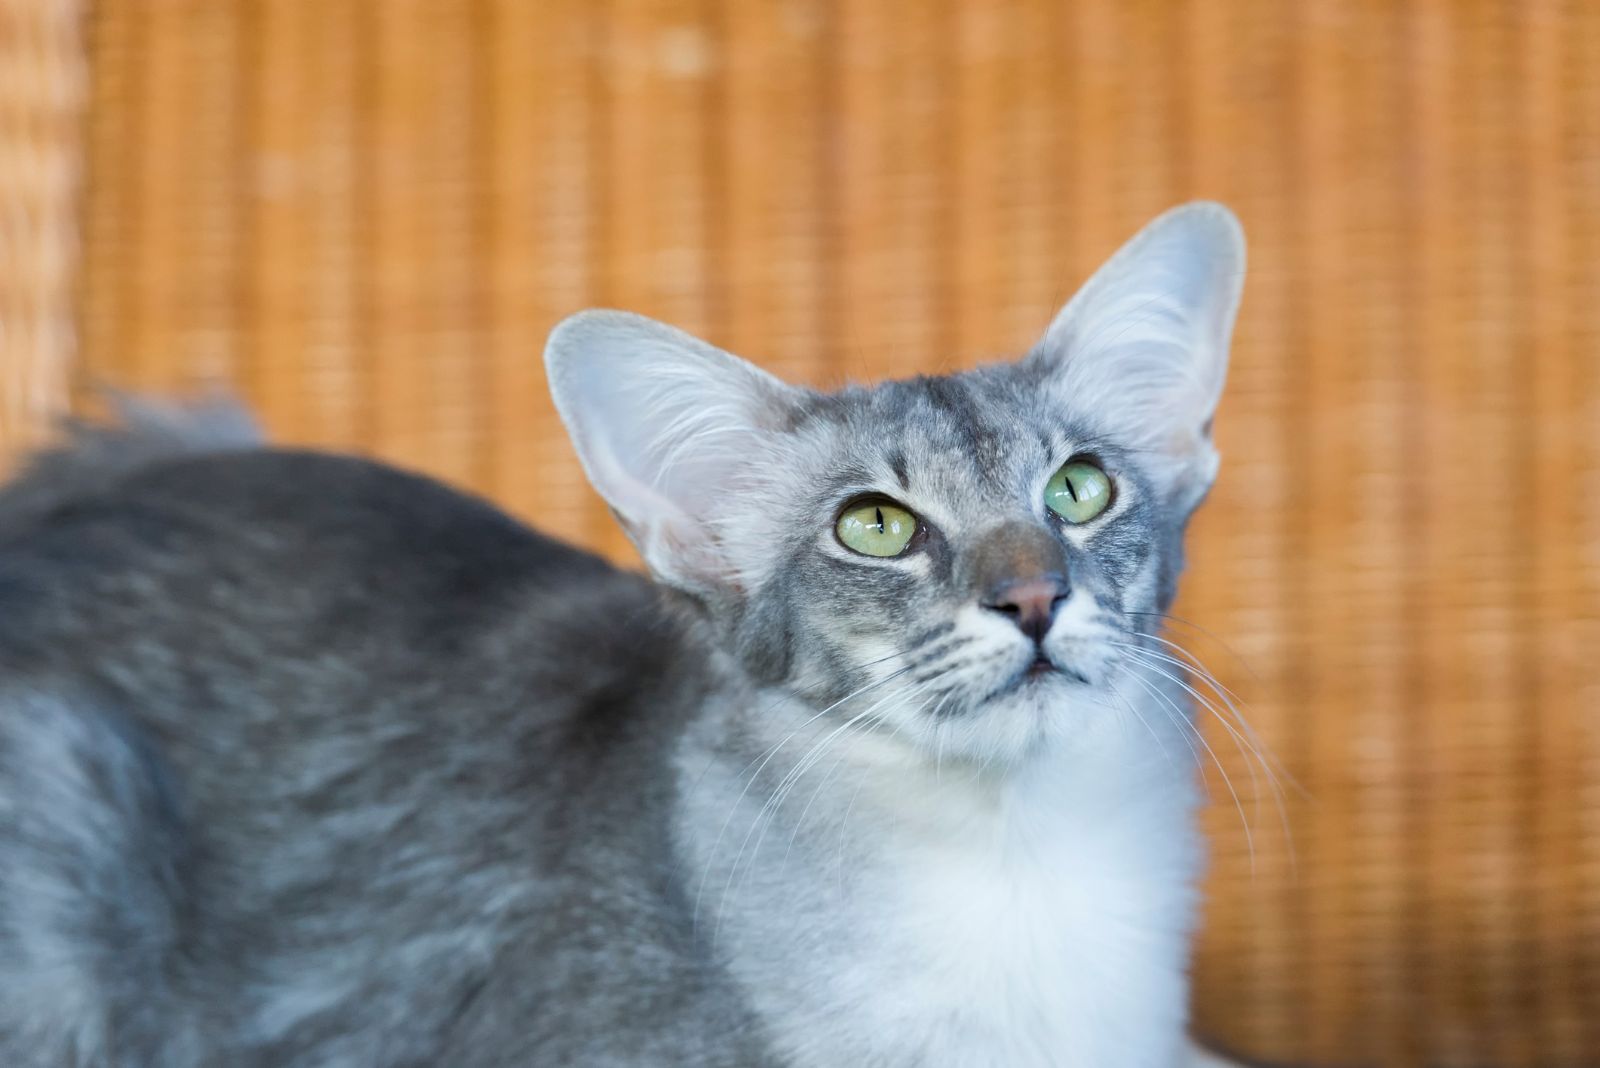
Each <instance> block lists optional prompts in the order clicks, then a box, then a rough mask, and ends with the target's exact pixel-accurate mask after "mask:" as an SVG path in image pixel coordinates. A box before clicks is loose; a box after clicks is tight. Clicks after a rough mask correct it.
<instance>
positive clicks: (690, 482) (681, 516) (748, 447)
mask: <svg viewBox="0 0 1600 1068" xmlns="http://www.w3.org/2000/svg"><path fill="white" fill-rule="evenodd" d="M545 366H546V368H547V371H548V374H549V380H550V392H551V395H552V397H553V398H554V399H555V403H556V410H557V411H558V412H559V413H560V415H561V419H562V421H563V422H564V423H565V424H566V426H567V430H568V432H569V433H570V434H571V435H572V441H573V444H574V445H575V446H576V448H577V451H578V458H579V459H580V461H581V462H582V463H583V467H584V471H585V472H586V473H587V474H588V476H589V481H590V482H591V483H593V484H594V487H595V489H596V490H598V491H599V493H600V495H601V496H602V497H604V498H605V499H606V501H607V503H608V504H610V505H611V507H612V509H613V511H614V512H615V513H616V514H617V515H618V517H619V518H620V519H621V521H622V525H623V528H624V529H625V530H626V531H627V532H628V536H629V537H630V538H632V539H633V542H634V544H635V545H637V546H638V548H639V552H640V555H641V556H643V557H644V560H645V563H646V564H647V565H648V566H649V567H650V568H651V570H653V571H654V572H655V573H656V574H657V575H658V576H659V577H660V578H661V579H662V580H663V581H665V582H667V583H669V584H671V585H675V586H678V587H679V588H682V589H685V590H689V591H691V592H708V591H710V590H712V589H715V588H717V587H720V586H725V585H727V584H728V582H729V576H730V574H731V572H732V570H733V568H732V566H731V564H730V562H729V560H728V559H727V554H726V552H725V551H724V549H725V546H724V545H723V543H722V539H721V537H720V531H721V528H722V527H723V526H724V525H725V523H726V522H727V520H728V518H729V514H728V513H729V504H730V501H737V500H738V499H739V496H740V494H739V490H740V487H741V485H742V476H743V474H744V473H745V472H746V471H747V470H748V469H749V468H750V466H751V465H753V464H757V463H759V462H760V458H761V457H763V456H764V455H766V454H767V453H768V452H770V451H771V449H772V445H773V442H774V440H775V439H776V437H777V436H779V435H780V434H781V433H782V432H783V431H782V428H783V427H784V426H786V425H787V423H788V422H789V420H790V417H791V415H792V411H793V408H794V406H795V405H796V404H797V403H799V400H800V399H801V397H803V395H804V394H803V391H801V390H797V389H795V388H794V387H791V386H788V385H785V384H784V383H783V382H780V381H779V380H778V379H776V378H774V377H772V376H771V375H769V374H767V373H766V372H765V371H762V370H761V369H759V368H757V367H755V366H753V365H752V364H750V363H747V362H746V361H744V360H741V359H739V358H738V357H736V356H733V355H731V354H729V353H727V352H724V351H722V350H721V349H719V348H717V347H715V346H713V345H710V344H707V343H706V342H704V341H701V340H700V339H698V338H696V337H693V336H691V335H689V334H686V333H684V332H683V331H681V330H677V329H675V328H673V327H670V326H667V325H665V324H663V323H658V322H655V321H654V320H651V319H647V318H645V317H644V316H641V315H632V314H629V313H626V312H617V311H588V312H580V313H578V314H577V315H574V316H572V317H571V318H568V319H566V320H565V321H563V322H562V323H561V324H559V325H558V326H557V327H556V329H555V330H554V331H553V332H552V333H551V335H550V341H549V344H548V345H547V346H546V349H545Z"/></svg>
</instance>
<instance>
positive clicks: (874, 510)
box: [872, 508, 883, 534]
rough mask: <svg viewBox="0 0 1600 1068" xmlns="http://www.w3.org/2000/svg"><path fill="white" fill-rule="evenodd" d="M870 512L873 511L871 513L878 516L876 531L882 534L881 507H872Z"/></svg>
mask: <svg viewBox="0 0 1600 1068" xmlns="http://www.w3.org/2000/svg"><path fill="white" fill-rule="evenodd" d="M872 512H873V514H874V515H875V516H877V517H878V533H879V534H882V533H883V509H882V508H874V509H873V510H872Z"/></svg>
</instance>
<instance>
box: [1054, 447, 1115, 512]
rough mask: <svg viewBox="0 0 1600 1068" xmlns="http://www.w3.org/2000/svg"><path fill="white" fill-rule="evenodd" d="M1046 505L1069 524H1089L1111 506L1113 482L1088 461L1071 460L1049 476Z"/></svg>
mask: <svg viewBox="0 0 1600 1068" xmlns="http://www.w3.org/2000/svg"><path fill="white" fill-rule="evenodd" d="M1044 503H1045V504H1046V505H1047V506H1049V508H1050V510H1051V511H1052V512H1054V513H1055V514H1056V515H1058V516H1060V517H1061V518H1062V519H1065V520H1066V521H1067V522H1069V523H1087V522H1088V521H1089V520H1091V519H1093V518H1094V517H1095V516H1097V515H1099V514H1100V513H1101V512H1103V511H1105V510H1106V506H1107V505H1108V504H1110V503H1111V479H1110V478H1108V477H1107V476H1106V473H1105V472H1104V471H1102V470H1100V469H1099V468H1098V467H1096V466H1095V465H1094V464H1092V463H1089V462H1088V461H1087V460H1071V461H1068V462H1067V463H1064V464H1062V465H1061V468H1060V470H1058V471H1057V472H1056V473H1055V474H1053V475H1051V476H1050V481H1049V482H1048V483H1046V484H1045V487H1044Z"/></svg>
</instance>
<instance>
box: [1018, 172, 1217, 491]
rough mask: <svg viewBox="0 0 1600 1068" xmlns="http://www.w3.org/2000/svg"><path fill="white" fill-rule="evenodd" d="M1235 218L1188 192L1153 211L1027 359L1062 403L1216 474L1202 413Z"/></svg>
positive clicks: (1212, 401)
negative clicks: (1162, 210) (1189, 198)
mask: <svg viewBox="0 0 1600 1068" xmlns="http://www.w3.org/2000/svg"><path fill="white" fill-rule="evenodd" d="M1244 269H1245V245H1244V232H1243V230H1242V229H1241V228H1240V226H1239V220H1238V219H1236V218H1234V215H1233V213H1232V212H1231V211H1229V210H1228V209H1227V208H1225V207H1223V206H1222V205H1221V204H1212V203H1206V202H1196V203H1193V204H1186V205H1183V206H1182V207H1178V208H1174V209H1172V210H1171V211H1169V212H1167V213H1166V214H1164V215H1162V216H1160V217H1159V218H1157V219H1156V220H1155V221H1154V222H1152V223H1150V224H1149V225H1148V226H1146V227H1145V228H1144V229H1143V230H1141V231H1140V232H1139V233H1138V234H1137V235H1136V236H1135V237H1134V238H1133V240H1131V241H1129V242H1128V243H1127V244H1126V245H1124V246H1123V247H1122V248H1121V249H1120V250H1119V251H1118V252H1117V253H1116V255H1114V256H1112V257H1111V259H1110V260H1109V261H1107V263H1106V265H1105V266H1104V267H1101V268H1100V270H1099V271H1098V272H1096V273H1095V276H1094V277H1093V278H1091V279H1090V280H1089V282H1088V284H1087V285H1085V286H1084V287H1083V289H1081V290H1079V292H1078V294H1077V296H1075V297H1073V298H1072V300H1071V301H1070V302H1069V303H1068V304H1067V306H1066V307H1065V308H1063V309H1062V310H1061V313H1060V314H1059V315H1057V316H1056V319H1055V322H1053V323H1052V324H1051V325H1050V329H1049V330H1048V331H1047V332H1046V333H1045V336H1044V339H1043V340H1042V341H1041V342H1040V343H1039V345H1038V347H1037V348H1036V349H1035V351H1034V353H1033V354H1032V355H1031V356H1030V357H1029V359H1030V360H1031V361H1039V362H1041V363H1043V364H1044V365H1045V367H1046V368H1047V370H1048V375H1049V377H1050V378H1051V379H1053V380H1054V381H1055V382H1056V383H1058V384H1059V386H1060V391H1061V395H1062V396H1064V397H1067V398H1069V399H1070V403H1071V404H1072V405H1073V406H1074V408H1076V409H1079V410H1082V411H1084V412H1085V413H1086V414H1088V415H1090V416H1091V417H1092V418H1093V419H1095V420H1096V421H1097V422H1102V423H1104V424H1105V425H1107V426H1109V427H1111V428H1112V429H1113V430H1114V431H1115V432H1116V433H1118V434H1119V435H1121V436H1124V437H1126V438H1128V439H1129V440H1131V441H1132V442H1134V443H1135V444H1137V445H1140V446H1142V447H1146V448H1151V449H1157V450H1160V451H1162V452H1164V453H1166V454H1167V455H1169V456H1170V457H1171V458H1172V459H1173V460H1176V461H1180V462H1185V463H1187V462H1190V461H1192V462H1193V463H1194V464H1195V465H1197V467H1198V470H1196V471H1194V473H1195V474H1196V475H1198V476H1199V477H1201V478H1203V479H1204V480H1205V481H1206V482H1208V483H1209V481H1210V479H1211V477H1212V476H1213V475H1214V474H1215V473H1216V453H1215V450H1213V449H1212V448H1211V442H1210V437H1211V420H1212V416H1213V415H1214V414H1215V412H1216V407H1217V400H1218V398H1219V397H1220V396H1221V394H1222V383H1223V379H1224V378H1225V377H1226V374H1227V369H1228V345H1229V341H1230V339H1231V337H1232V334H1233V320H1234V315H1235V313H1236V312H1237V311H1238V308H1239V296H1240V292H1241V291H1242V289H1243V286H1244Z"/></svg>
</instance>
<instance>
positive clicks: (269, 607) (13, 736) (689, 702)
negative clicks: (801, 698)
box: [0, 437, 706, 1064]
mask: <svg viewBox="0 0 1600 1068" xmlns="http://www.w3.org/2000/svg"><path fill="white" fill-rule="evenodd" d="M121 444H122V446H123V448H121V449H116V448H112V449H107V448H105V447H104V445H105V442H103V441H91V442H89V443H88V444H87V445H86V446H83V447H80V449H79V451H77V452H72V451H70V449H69V451H66V452H60V453H55V454H50V455H47V456H45V457H44V458H43V459H42V460H41V461H40V462H39V463H37V464H36V466H35V467H34V469H33V470H32V472H31V473H24V475H23V476H22V477H21V478H20V479H19V480H18V481H15V482H13V483H12V484H11V485H10V486H9V487H8V488H6V489H4V490H0V815H5V816H6V817H7V819H8V820H9V822H10V823H11V824H12V825H13V826H23V825H27V826H29V827H30V828H31V830H30V831H29V833H28V834H27V835H26V836H18V837H14V838H13V837H10V836H8V835H7V834H6V833H5V832H4V830H3V828H0V884H7V883H10V882H12V881H13V880H17V879H21V880H22V881H21V882H17V883H16V885H14V886H13V887H12V890H11V891H10V892H7V893H5V894H0V898H5V899H6V900H7V901H9V902H10V903H11V907H10V908H11V910H14V911H16V912H17V914H16V915H9V914H8V908H7V907H6V906H4V905H0V950H3V952H0V958H4V959H9V960H10V961H12V962H13V964H12V966H10V967H9V968H8V966H6V965H3V964H0V1002H9V1003H10V1004H12V1005H13V1006H14V1008H15V1009H16V1011H17V1016H16V1019H17V1020H38V1021H43V1022H44V1023H42V1024H41V1025H40V1026H43V1027H50V1028H54V1027H56V1026H57V1025H56V1024H54V1023H51V1022H50V1021H52V1020H60V1021H66V1022H64V1023H61V1024H60V1025H59V1026H61V1027H64V1028H69V1029H70V1028H71V1027H72V1026H73V1025H72V1023H71V1021H72V1020H74V1019H79V1020H90V1019H93V1020H98V1021H101V1023H103V1024H105V1025H106V1026H113V1027H115V1028H118V1029H120V1031H121V1032H122V1034H123V1035H124V1041H127V1042H129V1043H136V1042H148V1044H149V1048H150V1049H151V1050H152V1051H154V1050H158V1049H159V1050H162V1051H164V1052H163V1053H162V1054H161V1055H160V1056H162V1057H165V1058H166V1059H165V1060H163V1061H162V1063H172V1064H185V1063H196V1064H199V1063H216V1059H215V1058H216V1057H217V1056H218V1055H219V1052H220V1051H223V1050H226V1051H228V1056H229V1058H230V1059H231V1061H232V1063H240V1064H245V1063H290V1062H299V1061H302V1060H304V1059H305V1058H307V1057H311V1056H313V1051H319V1052H318V1053H317V1055H318V1056H322V1055H325V1054H326V1052H327V1051H328V1050H331V1049H336V1048H337V1049H343V1050H346V1053H347V1055H344V1056H342V1059H341V1058H335V1059H334V1060H332V1061H329V1063H352V1064H354V1063H379V1062H380V1061H382V1062H386V1063H413V1061H416V1062H417V1063H429V1062H431V1061H430V1058H431V1057H433V1056H435V1055H437V1053H438V1051H439V1049H440V1048H442V1047H441V1046H440V1045H439V1043H440V1042H441V1041H443V1038H442V1037H441V1036H443V1035H445V1034H446V1033H447V1032H448V1031H449V1030H450V1028H452V1027H454V1026H457V1025H456V1024H453V1023H452V1020H458V1019H465V1018H466V1017H464V1016H463V1015H462V1013H464V1012H465V1009H464V1007H463V1006H464V1005H465V1004H466V1002H467V1001H473V1002H474V1003H481V1004H484V1005H492V1006H496V1010H495V1011H496V1013H497V1014H498V1013H499V1012H502V1011H511V1008H510V1006H511V1005H515V1010H514V1011H515V1014H516V1015H517V1016H518V1017H519V1019H520V1021H521V1022H520V1023H519V1026H518V1028H517V1029H516V1033H515V1035H514V1036H504V1037H507V1038H508V1040H509V1041H513V1042H515V1043H516V1044H518V1045H520V1044H522V1043H525V1042H528V1041H531V1040H532V1039H533V1038H535V1037H537V1036H538V1035H539V1029H540V1028H541V1027H543V1026H545V1022H543V1021H541V1019H540V1018H539V1016H538V1014H537V1012H535V1011H534V1010H533V1009H531V1008H529V1006H531V1005H537V1004H539V1003H540V1002H539V999H540V998H541V996H545V997H546V1000H548V995H550V994H551V993H552V992H553V991H554V990H556V989H560V988H562V987H563V986H564V985H569V984H570V983H571V981H572V976H573V975H576V974H590V973H594V972H598V971H603V970H605V969H607V968H624V967H626V961H625V960H624V959H620V958H613V957H612V956H611V950H610V949H609V947H607V946H605V945H595V944H591V943H585V942H584V941H583V940H582V938H583V931H584V929H585V928H582V927H574V926H573V925H572V923H571V920H572V913H571V909H572V907H573V902H574V901H577V900H582V901H584V906H583V909H584V916H585V918H586V919H587V920H589V921H598V920H599V919H600V918H602V917H607V916H611V917H612V922H613V923H614V924H615V926H616V927H617V929H618V930H619V931H622V932H624V933H625V934H631V935H632V936H636V937H637V938H639V939H641V940H643V941H645V942H653V943H657V944H659V943H660V942H662V940H663V939H666V938H670V937H672V935H671V932H672V931H673V930H674V925H675V922H676V920H675V917H674V915H673V914H672V909H673V907H674V906H673V905H672V903H671V902H670V901H669V900H666V899H664V898H663V897H662V895H661V894H660V893H659V892H657V891H655V890H651V889H649V884H648V880H650V879H653V878H655V877H656V876H655V875H654V874H652V873H655V872H659V871H661V870H664V868H665V867H666V855H665V853H664V852H663V850H664V848H665V844H664V843H665V838H666V834H665V824H664V822H663V821H662V819H661V818H660V816H659V813H660V812H662V811H664V810H665V808H666V791H667V790H668V789H669V786H668V785H667V779H666V777H665V776H664V775H663V773H662V772H661V770H660V764H661V763H662V762H663V761H664V760H665V759H666V754H667V753H669V752H670V750H671V743H672V737H673V732H674V731H675V730H676V729H677V727H678V720H679V719H680V718H681V715H682V714H683V710H685V709H688V708H691V707H693V704H694V699H695V695H696V694H697V693H698V692H699V691H700V689H701V688H702V687H703V686H704V685H705V682H704V680H703V678H702V677H701V670H703V669H700V668H697V666H696V665H697V664H698V663H699V662H700V658H698V657H697V655H696V646H695V637H694V632H693V628H692V626H689V625H688V624H686V623H685V622H684V621H683V619H682V618H681V617H680V616H679V615H678V613H677V612H676V611H675V610H673V609H672V608H671V607H670V606H669V605H667V604H665V603H664V602H663V600H662V597H661V595H660V594H659V593H658V592H657V591H656V589H655V588H654V587H653V586H652V584H650V583H649V582H648V581H647V580H645V579H643V578H642V577H640V576H636V575H632V574H629V573H626V572H622V571H619V570H617V569H615V568H613V567H611V566H610V565H609V564H607V563H605V562H604V561H602V560H600V559H599V558H597V557H594V556H592V555H589V554H587V553H583V552H580V551H578V550H576V549H573V548H570V547H567V546H564V545H562V544H560V543H558V542H555V541H553V540H551V539H549V538H546V537H544V536H542V535H539V534H537V533H536V532H534V531H532V530H531V529H529V528H527V527H526V526H524V525H523V524H521V523H519V522H517V521H516V520H514V519H512V518H510V517H509V516H507V515H505V514H504V513H502V512H500V511H499V510H497V509H495V508H493V507H492V506H490V505H489V504H487V503H485V502H482V501H480V500H477V499H475V498H472V497H469V496H467V495H464V494H460V493H457V492H455V491H453V490H450V489H448V488H446V487H444V486H442V485H440V484H438V483H436V482H433V481H431V480H428V479H425V478H420V477H417V476H414V475H410V474H406V473H403V472H400V471H397V470H395V469H393V468H389V467H385V466H382V465H379V464H374V463H370V462H367V461H364V460H359V459H354V458H349V457H340V456H331V455H325V454H318V453H311V452H299V451H287V450H273V449H266V448H259V447H236V446H232V445H230V446H228V447H224V448H220V449H219V448H204V449H197V448H194V447H192V446H191V445H186V446H184V447H176V448H166V447H156V443H152V442H150V441H148V440H144V439H140V438H137V437H128V438H125V439H122V442H121ZM4 822H7V821H6V820H0V823H4ZM602 841H603V842H605V843H607V844H608V848H607V849H605V850H598V849H592V848H589V846H588V845H587V843H591V842H602ZM40 880H44V882H43V883H41V882H40ZM29 886H32V887H33V888H34V889H35V890H37V889H39V888H40V887H41V886H42V887H43V888H44V890H46V891H48V893H47V894H46V895H45V897H49V898H50V899H52V900H64V901H68V902H70V903H71V908H70V909H67V910H66V911H63V912H61V913H60V914H59V915H51V916H49V917H47V918H46V920H45V921H43V922H41V921H40V920H39V918H38V917H37V916H35V917H34V918H33V919H30V920H27V922H23V920H24V917H23V913H26V912H28V909H27V908H26V907H25V906H27V903H28V901H29V900H32V899H33V898H32V896H31V891H30V893H29V894H23V893H22V891H23V890H24V889H26V888H27V887H29ZM597 886H603V887H606V888H607V892H606V893H604V894H597V893H595V891H594V888H595V887H597ZM51 887H55V889H50V888H51ZM68 887H70V888H72V889H71V890H70V891H69V890H68V889H67V888H68ZM0 888H3V886H0ZM19 895H21V896H19ZM612 896H614V897H615V898H616V900H615V901H614V902H613V901H611V900H610V898H611V897H612ZM39 900H44V898H40V899H39ZM641 900H643V901H649V902H652V905H651V907H650V908H639V907H637V902H639V901H641ZM630 902H631V903H630ZM613 912H615V915H614V916H612V913H613ZM30 915H31V913H30ZM102 934H104V935H106V938H105V940H104V941H102V940H101V935H102ZM534 960H538V961H539V962H540V964H539V966H537V967H534V966H532V965H533V961H534ZM19 962H20V963H19ZM684 967H688V968H689V969H690V970H689V972H687V973H685V972H683V971H682V969H681V968H679V967H678V966H674V969H673V971H674V972H675V974H671V975H668V974H660V975H643V974H642V975H639V976H636V980H637V982H638V984H639V985H640V986H642V987H643V988H646V989H648V988H651V987H654V986H659V989H660V990H661V991H662V994H661V996H663V997H669V996H670V997H676V998H681V997H687V996H691V995H692V993H693V992H694V991H696V990H699V989H701V988H702V986H703V983H704V982H705V981H706V980H705V978H704V976H702V975H700V974H699V973H698V972H697V971H696V970H695V969H696V966H695V965H694V964H693V961H692V959H691V960H690V961H689V963H688V964H687V965H684ZM508 969H509V970H508ZM41 975H54V976H59V977H60V979H61V981H60V984H59V990H50V989H45V987H46V986H48V985H49V984H42V983H41V982H40V981H39V978H38V977H39V976H41ZM508 990H509V991H512V993H506V991H508ZM67 991H71V992H73V995H74V996H75V997H81V996H85V992H86V991H94V992H97V993H96V994H95V996H96V997H103V998H104V1004H101V1005H89V1006H78V1005H73V1004H66V1003H64V1002H63V1001H62V998H63V997H64V996H65V992H67ZM185 991H188V993H185ZM541 992H542V993H541ZM597 996H598V995H597ZM24 998H26V999H27V1003H26V1004H24ZM502 999H510V1001H509V1003H503V1001H502ZM35 1001H37V1004H35V1003H34V1002H35ZM108 1006H109V1008H108ZM564 1011H565V1012H569V1013H570V1012H579V1013H583V1012H588V1013H591V1014H596V1015H599V1014H607V1013H609V1012H612V1011H616V1012H619V1013H620V1012H622V1011H623V1007H622V1006H612V1005H610V1004H608V1003H605V1002H604V1001H601V1002H597V1003H595V1004H590V1005H588V1006H587V1007H585V1006H584V1005H583V1004H581V1003H578V1002H575V1001H574V1000H572V999H570V998H569V1000H568V1002H567V1004H566V1006H565V1008H564ZM7 1017H8V1014H7V1013H6V1012H4V1011H0V1054H6V1055H15V1054H16V1053H17V1051H19V1050H22V1049H24V1048H26V1049H34V1048H38V1049H46V1048H49V1046H50V1045H51V1043H52V1042H58V1043H62V1044H63V1045H64V1046H74V1045H75V1046H85V1045H93V1044H94V1043H96V1042H97V1041H100V1039H99V1038H97V1037H96V1035H94V1034H88V1033H76V1032H74V1033H70V1034H68V1033H60V1034H54V1035H44V1034H24V1033H22V1032H19V1031H13V1030H8V1023H7ZM496 1018H498V1015H497V1017H496ZM13 1023H15V1021H13ZM96 1026H99V1025H98V1024H97V1025H96ZM585 1033H590V1034H606V1033H608V1031H607V1026H606V1025H604V1024H602V1025H601V1026H597V1027H595V1028H593V1029H590V1030H587V1031H586V1032H585ZM609 1033H612V1034H620V1033H625V1032H618V1031H617V1030H616V1028H615V1027H611V1029H610V1032H609ZM482 1041H483V1042H484V1043H487V1044H489V1045H488V1046H485V1047H484V1048H485V1052H486V1053H487V1052H488V1049H489V1046H492V1044H493V1042H494V1041H496V1039H495V1038H494V1036H492V1035H491V1036H486V1037H485V1038H483V1040H482ZM546 1041H547V1044H548V1041H549V1040H548V1037H547V1038H546ZM13 1042H14V1045H13V1044H8V1043H13ZM180 1047H181V1048H180ZM182 1048H187V1049H189V1050H190V1051H191V1053H192V1056H187V1055H180V1054H181V1053H182ZM510 1048H511V1047H509V1046H508V1047H507V1049H510ZM152 1055H155V1054H154V1053H153V1054H152ZM186 1057H187V1059H186ZM0 1059H4V1058H3V1057H0ZM158 1059H159V1058H158ZM258 1059H259V1060H258ZM491 1062H492V1058H488V1059H486V1060H485V1063H491ZM8 1063H9V1062H8ZM21 1063H31V1062H28V1061H23V1062H21ZM41 1063H51V1062H49V1061H48V1060H46V1061H44V1062H41Z"/></svg>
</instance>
